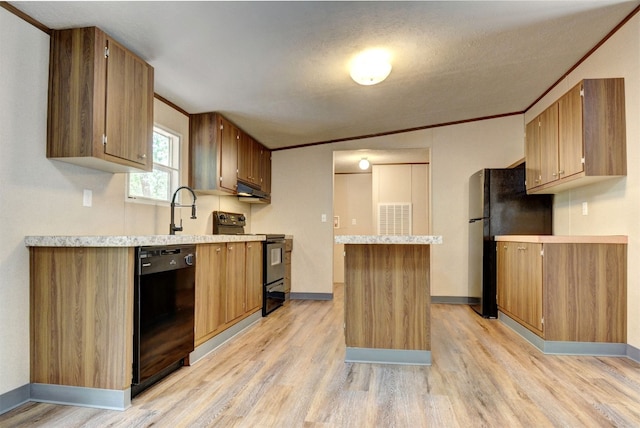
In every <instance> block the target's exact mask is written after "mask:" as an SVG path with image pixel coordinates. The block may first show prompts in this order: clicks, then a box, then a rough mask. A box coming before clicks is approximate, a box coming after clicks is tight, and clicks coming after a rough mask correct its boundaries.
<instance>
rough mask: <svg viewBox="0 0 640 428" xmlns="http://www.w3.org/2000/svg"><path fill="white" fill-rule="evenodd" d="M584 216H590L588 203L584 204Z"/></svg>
mask: <svg viewBox="0 0 640 428" xmlns="http://www.w3.org/2000/svg"><path fill="white" fill-rule="evenodd" d="M582 215H589V205H587V203H586V202H583V203H582Z"/></svg>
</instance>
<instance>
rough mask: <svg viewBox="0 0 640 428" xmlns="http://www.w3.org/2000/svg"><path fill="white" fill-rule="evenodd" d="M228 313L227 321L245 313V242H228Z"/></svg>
mask: <svg viewBox="0 0 640 428" xmlns="http://www.w3.org/2000/svg"><path fill="white" fill-rule="evenodd" d="M226 289H227V313H226V321H227V322H229V321H232V320H234V319H236V318H237V317H239V316H240V315H242V314H244V313H245V308H246V299H247V294H246V288H245V244H244V243H243V242H236V243H228V244H227V287H226Z"/></svg>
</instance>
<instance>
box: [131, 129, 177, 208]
mask: <svg viewBox="0 0 640 428" xmlns="http://www.w3.org/2000/svg"><path fill="white" fill-rule="evenodd" d="M179 186H180V137H179V136H178V135H175V134H174V133H173V132H170V131H166V130H164V129H161V128H158V127H154V128H153V171H152V172H146V173H130V174H128V182H127V187H128V189H127V196H128V197H129V198H130V199H132V200H136V199H139V200H140V201H143V202H144V200H150V201H164V202H170V201H171V196H172V193H173V191H174V190H175V189H177V188H178V187H179Z"/></svg>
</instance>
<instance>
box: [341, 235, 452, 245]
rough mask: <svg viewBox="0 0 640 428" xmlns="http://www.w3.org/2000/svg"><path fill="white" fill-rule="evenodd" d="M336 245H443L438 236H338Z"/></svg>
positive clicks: (440, 237)
mask: <svg viewBox="0 0 640 428" xmlns="http://www.w3.org/2000/svg"><path fill="white" fill-rule="evenodd" d="M334 242H335V243H336V244H373V245H376V244H382V245H384V244H387V245H388V244H392V245H434V244H442V236H438V235H402V236H398V235H336V236H335V237H334Z"/></svg>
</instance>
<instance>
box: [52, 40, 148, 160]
mask: <svg viewBox="0 0 640 428" xmlns="http://www.w3.org/2000/svg"><path fill="white" fill-rule="evenodd" d="M48 109H49V112H48V122H47V157H48V158H52V159H57V160H61V161H66V162H70V163H75V164H78V165H82V166H86V167H90V168H95V169H100V170H103V171H109V172H136V171H137V172H140V171H151V170H152V169H153V67H151V66H150V65H149V64H147V63H146V62H144V61H143V60H142V59H140V58H139V57H138V56H136V55H134V54H133V53H132V52H130V51H129V50H127V49H126V48H125V47H124V46H122V45H121V44H119V43H118V42H116V41H115V40H113V39H112V38H111V37H110V36H108V35H107V34H105V33H104V32H103V31H101V30H100V29H98V28H96V27H88V28H73V29H68V30H54V31H53V32H52V34H51V52H50V62H49V105H48Z"/></svg>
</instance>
